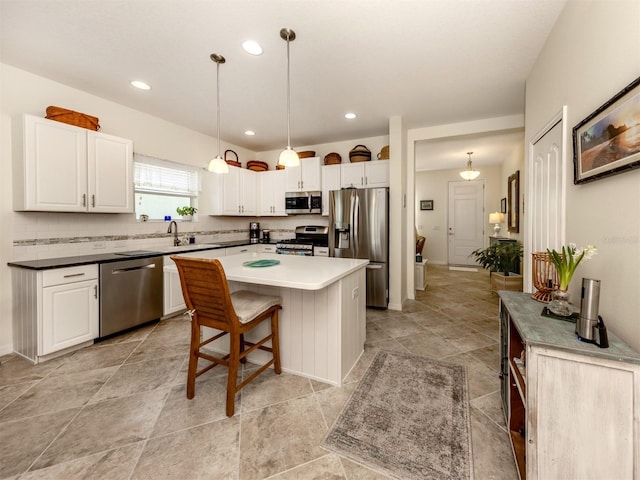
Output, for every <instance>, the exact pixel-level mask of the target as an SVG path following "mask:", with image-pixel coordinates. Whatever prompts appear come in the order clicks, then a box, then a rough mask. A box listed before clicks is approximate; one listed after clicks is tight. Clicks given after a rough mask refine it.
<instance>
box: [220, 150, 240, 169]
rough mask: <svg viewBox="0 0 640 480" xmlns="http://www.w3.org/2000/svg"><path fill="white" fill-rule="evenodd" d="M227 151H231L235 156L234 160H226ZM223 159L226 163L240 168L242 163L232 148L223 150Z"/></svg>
mask: <svg viewBox="0 0 640 480" xmlns="http://www.w3.org/2000/svg"><path fill="white" fill-rule="evenodd" d="M227 152H231V153H233V154H234V155H235V156H236V159H235V160H228V159H227ZM224 161H225V162H227V165H231V166H233V167H240V168H242V163H240V159H239V158H238V154H237V153H236V152H234V151H233V150H225V151H224Z"/></svg>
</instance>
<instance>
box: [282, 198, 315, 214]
mask: <svg viewBox="0 0 640 480" xmlns="http://www.w3.org/2000/svg"><path fill="white" fill-rule="evenodd" d="M284 208H285V212H286V213H288V214H289V215H305V214H306V215H308V214H312V213H318V214H322V192H287V193H285V194H284Z"/></svg>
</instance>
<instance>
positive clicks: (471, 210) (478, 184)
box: [448, 180, 484, 265]
mask: <svg viewBox="0 0 640 480" xmlns="http://www.w3.org/2000/svg"><path fill="white" fill-rule="evenodd" d="M448 215H449V219H448V233H449V235H448V238H449V241H448V251H449V253H448V261H449V265H475V264H476V262H475V259H474V258H473V257H472V256H470V255H471V252H473V251H474V250H476V249H478V248H482V247H483V246H484V180H474V181H472V182H449V211H448Z"/></svg>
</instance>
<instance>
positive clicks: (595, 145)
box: [573, 77, 640, 185]
mask: <svg viewBox="0 0 640 480" xmlns="http://www.w3.org/2000/svg"><path fill="white" fill-rule="evenodd" d="M634 168H640V77H639V78H636V79H635V80H634V81H633V82H631V83H630V84H629V85H627V86H626V87H625V88H623V89H622V90H621V91H620V92H618V93H616V94H615V95H614V96H613V97H612V98H611V99H610V100H609V101H607V103H605V104H604V105H602V106H601V107H600V108H598V109H597V110H596V111H595V112H593V113H592V114H591V115H589V116H588V117H587V118H585V119H584V120H582V121H581V122H580V123H579V124H578V125H576V126H575V127H574V129H573V171H574V177H573V183H574V184H576V185H577V184H580V183H586V182H591V181H593V180H599V179H601V178H603V177H608V176H610V175H615V174H617V173H622V172H626V171H627V170H632V169H634Z"/></svg>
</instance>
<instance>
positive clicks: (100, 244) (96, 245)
mask: <svg viewBox="0 0 640 480" xmlns="http://www.w3.org/2000/svg"><path fill="white" fill-rule="evenodd" d="M93 248H94V250H99V249H102V248H107V242H104V241H103V242H93Z"/></svg>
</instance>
